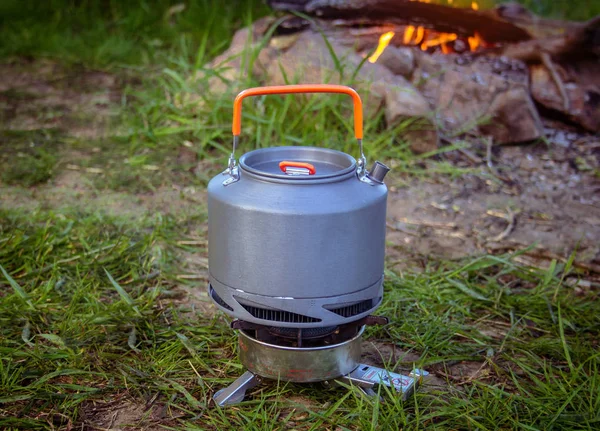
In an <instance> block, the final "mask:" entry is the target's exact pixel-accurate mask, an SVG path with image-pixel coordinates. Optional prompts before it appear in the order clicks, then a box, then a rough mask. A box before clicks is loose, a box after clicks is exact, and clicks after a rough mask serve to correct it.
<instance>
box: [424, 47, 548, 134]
mask: <svg viewBox="0 0 600 431" xmlns="http://www.w3.org/2000/svg"><path fill="white" fill-rule="evenodd" d="M436 57H437V56H431V55H427V56H425V55H423V56H420V58H419V61H420V65H419V67H418V68H417V72H415V76H414V77H413V82H414V81H416V80H418V81H419V82H420V83H421V84H420V86H419V87H418V88H419V89H420V90H421V91H422V93H423V95H424V96H425V97H426V98H427V100H428V101H429V103H430V104H431V105H433V106H436V107H437V110H436V117H437V119H438V126H439V127H441V129H442V130H443V131H444V132H445V133H446V134H447V135H450V136H453V135H458V134H461V133H464V132H467V131H471V130H473V131H475V132H479V133H483V134H488V135H490V136H491V137H492V138H493V139H494V142H495V143H497V144H512V143H520V142H527V141H531V140H534V139H538V138H541V137H542V136H544V128H543V126H542V124H541V120H540V117H539V114H538V112H537V109H536V107H535V104H534V103H533V101H532V99H531V97H530V95H529V88H528V81H527V72H526V69H525V68H524V67H522V65H519V64H512V63H513V62H511V61H508V60H501V59H497V58H496V59H492V58H488V59H486V58H480V59H471V58H469V57H456V58H455V61H450V60H451V59H452V56H446V57H449V58H445V59H443V61H441V62H437V61H436ZM499 61H501V62H507V64H503V65H502V67H500V66H499Z"/></svg>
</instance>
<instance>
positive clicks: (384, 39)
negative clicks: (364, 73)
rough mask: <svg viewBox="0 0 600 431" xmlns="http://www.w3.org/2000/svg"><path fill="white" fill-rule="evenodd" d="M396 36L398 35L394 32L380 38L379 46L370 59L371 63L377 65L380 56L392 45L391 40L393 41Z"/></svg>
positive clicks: (384, 34)
mask: <svg viewBox="0 0 600 431" xmlns="http://www.w3.org/2000/svg"><path fill="white" fill-rule="evenodd" d="M395 34H396V33H394V32H393V31H388V32H387V33H383V34H382V35H381V36H380V37H379V45H377V49H376V50H375V52H374V53H373V55H371V56H370V57H369V63H375V62H376V61H377V59H378V58H379V56H380V55H381V54H383V51H385V49H386V48H387V46H388V45H389V44H390V40H392V38H393V37H394V35H395Z"/></svg>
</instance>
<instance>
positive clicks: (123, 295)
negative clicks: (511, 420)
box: [104, 268, 142, 316]
mask: <svg viewBox="0 0 600 431" xmlns="http://www.w3.org/2000/svg"><path fill="white" fill-rule="evenodd" d="M104 272H105V273H106V276H107V277H108V279H109V280H110V283H111V284H112V285H113V287H114V288H115V290H116V291H117V292H118V293H119V296H120V297H121V299H122V300H123V301H125V303H126V304H127V305H129V306H130V307H131V309H132V310H134V311H135V313H136V314H137V315H138V316H141V315H142V313H140V310H138V308H137V306H136V305H135V302H134V301H133V299H132V298H131V296H129V293H127V291H126V290H125V289H123V288H122V287H121V285H120V284H119V283H117V282H116V281H115V279H114V278H113V277H112V275H110V273H109V272H108V271H107V270H106V268H104Z"/></svg>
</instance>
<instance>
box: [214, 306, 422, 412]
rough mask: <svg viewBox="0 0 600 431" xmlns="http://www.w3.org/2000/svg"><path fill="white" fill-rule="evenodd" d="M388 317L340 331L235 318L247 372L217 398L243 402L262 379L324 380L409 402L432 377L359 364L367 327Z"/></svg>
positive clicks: (327, 383) (225, 402) (366, 320)
mask: <svg viewBox="0 0 600 431" xmlns="http://www.w3.org/2000/svg"><path fill="white" fill-rule="evenodd" d="M387 322H388V320H387V318H385V317H381V316H368V317H366V318H363V319H361V320H360V321H357V322H353V323H351V324H346V325H340V326H337V327H324V328H311V329H308V330H307V329H293V328H280V327H268V326H262V325H256V324H253V323H249V322H244V321H241V320H235V321H233V322H232V324H231V326H232V328H234V329H237V330H239V338H238V341H239V352H240V353H239V355H240V360H241V362H242V364H243V365H244V366H245V367H246V368H247V369H248V371H246V372H245V373H244V374H242V375H241V376H240V377H239V378H238V379H237V380H235V381H234V382H233V383H232V384H231V385H230V386H228V387H227V388H224V389H221V390H220V391H218V392H217V393H215V395H214V396H213V399H214V401H215V403H216V404H217V405H219V406H225V405H230V404H236V403H239V402H241V401H243V400H244V397H245V394H246V391H247V390H249V389H251V388H253V387H255V386H257V385H258V384H260V383H261V382H262V381H263V380H280V381H288V382H296V383H315V382H321V383H323V384H324V385H325V386H331V385H334V384H339V383H342V384H344V383H345V384H347V385H355V386H357V387H358V388H359V389H360V390H361V392H362V393H363V394H364V395H368V396H375V395H377V392H376V386H378V385H382V384H383V385H385V386H387V387H389V388H393V389H394V390H395V391H396V392H397V393H398V394H399V396H401V397H402V398H403V399H406V398H407V397H408V396H409V395H410V394H411V393H412V392H413V391H414V390H415V388H416V387H417V385H418V384H419V383H420V382H421V380H422V378H423V377H424V376H426V375H427V374H428V373H427V372H426V371H423V370H419V369H414V370H413V371H412V372H411V373H410V374H409V375H402V374H397V373H392V372H389V371H387V370H385V369H382V368H378V367H374V366H372V365H366V364H362V363H360V356H361V347H360V345H361V341H362V334H363V332H364V329H365V326H366V325H379V324H386V323H387Z"/></svg>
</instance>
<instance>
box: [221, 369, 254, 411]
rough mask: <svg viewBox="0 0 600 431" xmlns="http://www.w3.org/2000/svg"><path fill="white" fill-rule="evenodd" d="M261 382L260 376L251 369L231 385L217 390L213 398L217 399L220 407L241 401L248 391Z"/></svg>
mask: <svg viewBox="0 0 600 431" xmlns="http://www.w3.org/2000/svg"><path fill="white" fill-rule="evenodd" d="M259 383H260V378H259V377H258V376H257V375H255V374H253V373H251V372H250V371H246V372H245V373H244V374H242V375H241V376H240V377H238V378H237V379H236V380H235V382H233V383H232V384H231V385H229V386H227V387H226V388H223V389H221V390H220V391H217V392H216V393H215V394H214V395H213V400H215V403H216V404H217V405H218V406H220V407H223V406H227V405H231V404H237V403H241V402H242V401H244V397H245V396H246V391H247V390H248V389H252V388H253V387H255V386H257V385H258V384H259Z"/></svg>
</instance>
